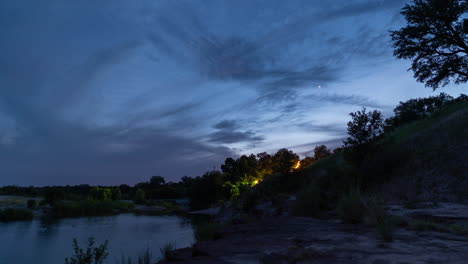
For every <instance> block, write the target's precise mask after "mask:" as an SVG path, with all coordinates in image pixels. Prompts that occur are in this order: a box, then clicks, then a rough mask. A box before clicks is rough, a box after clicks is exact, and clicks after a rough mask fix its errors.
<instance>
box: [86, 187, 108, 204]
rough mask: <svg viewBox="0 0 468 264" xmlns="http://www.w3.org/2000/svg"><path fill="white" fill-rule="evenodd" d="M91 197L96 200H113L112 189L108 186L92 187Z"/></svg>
mask: <svg viewBox="0 0 468 264" xmlns="http://www.w3.org/2000/svg"><path fill="white" fill-rule="evenodd" d="M91 197H92V198H93V199H95V200H106V201H107V200H111V199H112V190H111V189H110V188H106V187H98V186H94V187H93V188H91Z"/></svg>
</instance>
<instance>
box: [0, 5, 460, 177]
mask: <svg viewBox="0 0 468 264" xmlns="http://www.w3.org/2000/svg"><path fill="white" fill-rule="evenodd" d="M406 2H407V1H404V0H356V1H354V0H353V1H349V0H346V1H345V0H333V1H316V0H303V1H300V0H297V1H282V0H236V1H234V0H230V1H227V0H226V1H222V0H197V1H193V0H185V1H184V0H179V1H172V0H171V1H169V0H164V1H163V0H135V1H128V0H102V1H91V0H81V1H71V0H44V1H33V0H1V1H0V32H2V41H1V42H0V175H1V177H0V185H6V184H18V185H48V184H80V183H90V184H120V183H128V184H133V183H136V182H140V181H144V180H147V179H148V178H149V177H150V176H152V175H161V176H164V177H166V179H167V180H173V181H176V180H178V179H179V178H180V177H181V176H184V175H189V176H197V175H200V174H202V173H203V172H204V171H206V170H209V169H213V167H219V165H220V164H221V163H222V162H223V161H224V159H225V158H226V157H228V156H237V155H240V154H244V153H257V152H262V151H266V152H274V151H276V150H277V149H279V148H282V147H287V148H291V149H292V150H294V151H296V152H297V153H300V154H301V155H306V154H307V153H310V151H311V150H312V149H313V147H314V146H315V145H317V144H322V143H325V144H327V145H329V146H330V147H336V146H338V145H340V143H341V140H342V139H343V138H344V137H345V135H346V122H347V121H348V120H349V116H348V113H349V112H352V111H356V110H358V109H359V108H361V107H362V106H364V107H367V108H369V109H378V110H380V111H382V112H383V113H384V114H385V115H389V114H391V111H392V109H393V107H394V106H395V105H396V104H397V103H398V102H399V101H401V100H406V99H409V98H414V97H422V96H428V95H435V94H438V93H439V92H442V91H443V92H446V93H449V94H452V95H458V94H460V93H461V92H463V89H462V87H461V86H451V85H449V86H447V87H444V88H443V89H440V90H437V91H436V92H433V91H432V90H431V89H429V88H425V87H424V85H423V84H421V83H417V82H416V81H415V80H414V79H413V77H412V72H408V71H407V69H408V68H409V62H408V61H398V60H396V59H395V58H394V57H393V56H392V48H391V44H390V42H389V34H388V31H389V30H394V29H398V28H399V27H401V26H403V25H404V20H403V18H402V16H401V15H400V14H399V11H400V9H401V8H402V7H403V6H404V4H405V3H406Z"/></svg>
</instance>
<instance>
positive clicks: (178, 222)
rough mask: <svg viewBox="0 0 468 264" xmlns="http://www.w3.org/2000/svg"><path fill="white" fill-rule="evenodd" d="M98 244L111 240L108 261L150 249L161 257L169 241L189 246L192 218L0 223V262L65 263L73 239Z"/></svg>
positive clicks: (121, 217)
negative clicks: (163, 248) (89, 238)
mask: <svg viewBox="0 0 468 264" xmlns="http://www.w3.org/2000/svg"><path fill="white" fill-rule="evenodd" d="M90 236H93V237H95V239H96V242H97V243H102V242H103V241H104V240H109V247H110V248H109V249H110V255H109V263H113V262H114V261H116V260H118V259H120V257H121V256H122V255H123V254H124V255H126V256H132V257H134V256H137V255H138V254H140V253H141V252H142V251H143V250H145V249H146V248H148V249H149V250H150V251H151V252H152V254H153V256H159V254H160V252H159V248H160V247H162V246H163V245H164V244H166V243H168V242H175V243H176V245H177V247H186V246H190V245H191V244H193V242H194V235H193V230H192V226H191V223H190V221H188V220H187V219H183V218H180V217H176V216H141V215H140V216H137V215H132V214H123V215H117V216H108V217H89V218H72V219H60V220H54V221H39V220H35V221H32V222H16V223H0V264H11V263H15V264H34V263H37V264H43V263H48V264H63V263H64V259H65V257H68V256H71V255H72V253H73V252H72V247H71V243H72V240H73V238H77V239H78V240H79V241H80V242H85V241H86V240H87V238H88V237H90Z"/></svg>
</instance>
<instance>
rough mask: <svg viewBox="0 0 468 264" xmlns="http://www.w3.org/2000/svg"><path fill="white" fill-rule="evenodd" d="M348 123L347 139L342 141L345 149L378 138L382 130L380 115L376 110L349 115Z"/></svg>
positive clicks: (363, 109) (364, 109) (363, 110)
mask: <svg viewBox="0 0 468 264" xmlns="http://www.w3.org/2000/svg"><path fill="white" fill-rule="evenodd" d="M349 115H350V116H351V118H352V121H350V122H348V135H349V137H348V138H347V139H346V140H344V141H343V143H344V144H345V146H346V147H353V146H358V145H362V144H366V143H369V142H371V141H372V140H374V139H375V138H376V137H378V136H380V134H381V133H382V128H383V121H382V113H380V112H379V111H377V110H374V111H372V112H366V108H364V107H363V108H362V110H360V111H357V112H354V113H350V114H349Z"/></svg>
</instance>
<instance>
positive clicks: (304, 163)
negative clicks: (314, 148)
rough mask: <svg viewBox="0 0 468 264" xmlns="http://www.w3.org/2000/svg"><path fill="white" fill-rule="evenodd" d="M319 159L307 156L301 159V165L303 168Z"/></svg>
mask: <svg viewBox="0 0 468 264" xmlns="http://www.w3.org/2000/svg"><path fill="white" fill-rule="evenodd" d="M316 161H317V160H316V159H315V158H314V157H309V156H307V157H305V158H304V159H303V160H301V166H302V167H303V168H305V167H308V166H310V165H312V164H314V163H315V162H316Z"/></svg>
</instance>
